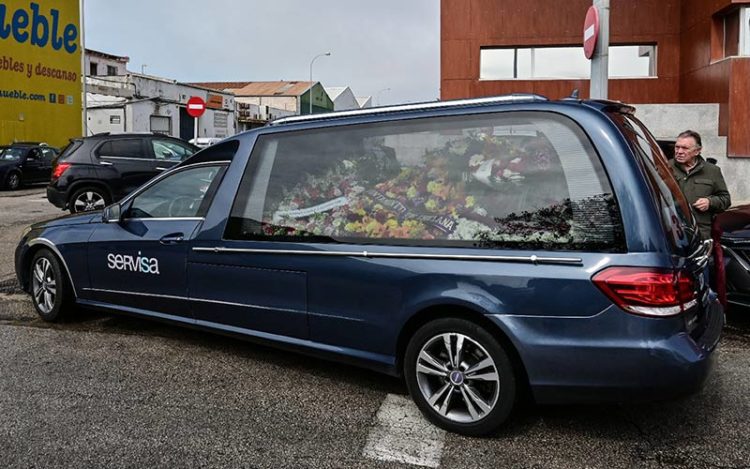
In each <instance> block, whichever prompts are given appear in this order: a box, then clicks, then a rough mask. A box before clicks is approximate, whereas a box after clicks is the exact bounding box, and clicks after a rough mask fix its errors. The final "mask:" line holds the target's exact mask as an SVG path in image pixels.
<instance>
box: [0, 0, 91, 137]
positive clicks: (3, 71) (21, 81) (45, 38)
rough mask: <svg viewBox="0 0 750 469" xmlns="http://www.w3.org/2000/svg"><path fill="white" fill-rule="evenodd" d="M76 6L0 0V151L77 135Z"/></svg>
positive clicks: (54, 0) (71, 1)
mask: <svg viewBox="0 0 750 469" xmlns="http://www.w3.org/2000/svg"><path fill="white" fill-rule="evenodd" d="M79 1H80V0H34V1H30V0H25V1H24V0H0V145H4V144H8V143H11V142H14V141H42V142H47V143H48V144H50V145H53V146H62V145H64V144H65V143H67V141H68V139H69V138H72V137H79V136H81V135H82V109H83V107H82V104H81V99H82V94H83V93H82V92H83V77H82V76H81V75H82V73H81V70H82V62H81V54H82V50H81V27H80V17H81V15H80V3H79Z"/></svg>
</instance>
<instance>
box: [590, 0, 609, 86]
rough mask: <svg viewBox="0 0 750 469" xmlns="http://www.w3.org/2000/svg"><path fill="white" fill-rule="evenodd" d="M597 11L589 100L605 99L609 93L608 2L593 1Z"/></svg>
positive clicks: (606, 0) (602, 0) (603, 0)
mask: <svg viewBox="0 0 750 469" xmlns="http://www.w3.org/2000/svg"><path fill="white" fill-rule="evenodd" d="M594 7H595V8H596V9H597V10H598V11H599V38H598V39H597V41H596V50H595V52H594V56H593V58H592V60H591V91H590V93H589V94H590V96H591V99H607V97H608V91H609V0H594Z"/></svg>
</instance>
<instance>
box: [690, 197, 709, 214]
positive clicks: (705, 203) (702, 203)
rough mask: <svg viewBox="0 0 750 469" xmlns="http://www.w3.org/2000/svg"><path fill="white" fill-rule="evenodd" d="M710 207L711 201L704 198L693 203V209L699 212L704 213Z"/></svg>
mask: <svg viewBox="0 0 750 469" xmlns="http://www.w3.org/2000/svg"><path fill="white" fill-rule="evenodd" d="M710 206H711V201H710V200H708V199H707V198H706V197H701V198H699V199H698V200H696V201H695V202H693V208H695V209H696V210H698V211H699V212H705V211H706V210H708V208H709V207H710Z"/></svg>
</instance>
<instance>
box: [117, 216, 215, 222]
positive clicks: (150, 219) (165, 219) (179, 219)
mask: <svg viewBox="0 0 750 469" xmlns="http://www.w3.org/2000/svg"><path fill="white" fill-rule="evenodd" d="M123 220H127V221H204V220H205V218H203V217H174V218H169V217H154V218H123Z"/></svg>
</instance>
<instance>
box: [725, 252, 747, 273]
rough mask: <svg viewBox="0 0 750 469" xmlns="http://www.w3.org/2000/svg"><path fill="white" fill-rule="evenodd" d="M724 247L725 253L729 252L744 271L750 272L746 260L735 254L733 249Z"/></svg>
mask: <svg viewBox="0 0 750 469" xmlns="http://www.w3.org/2000/svg"><path fill="white" fill-rule="evenodd" d="M722 247H723V248H724V251H726V252H728V253H729V254H730V255H731V256H732V257H733V258H734V260H736V261H737V263H738V264H739V265H740V266H741V267H742V268H743V269H745V270H746V271H747V272H750V265H748V263H747V262H745V259H743V258H742V256H740V255H739V254H737V253H736V252H734V249H732V248H728V247H726V246H722Z"/></svg>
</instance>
